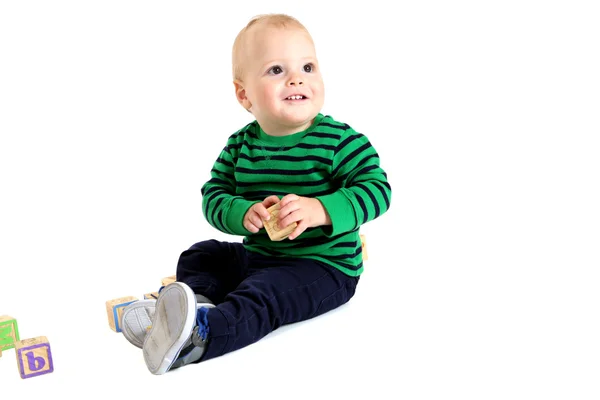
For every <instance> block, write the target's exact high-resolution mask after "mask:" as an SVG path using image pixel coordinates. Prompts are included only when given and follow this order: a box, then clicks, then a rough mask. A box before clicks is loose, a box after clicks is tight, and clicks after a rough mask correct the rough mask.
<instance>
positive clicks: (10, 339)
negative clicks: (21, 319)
mask: <svg viewBox="0 0 600 400" xmlns="http://www.w3.org/2000/svg"><path fill="white" fill-rule="evenodd" d="M17 341H19V326H18V325H17V320H16V319H14V318H13V317H9V316H8V315H3V316H1V317H0V352H1V351H2V350H8V349H12V348H13V347H15V343H16V342H17Z"/></svg>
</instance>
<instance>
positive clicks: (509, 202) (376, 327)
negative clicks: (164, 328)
mask: <svg viewBox="0 0 600 400" xmlns="http://www.w3.org/2000/svg"><path fill="white" fill-rule="evenodd" d="M593 3H594V2H592V1H589V2H583V1H562V2H561V1H537V2H535V1H502V2H500V1H498V2H489V1H488V2H476V1H470V2H469V1H457V2H443V1H419V2H402V3H397V4H394V5H393V7H394V9H392V4H393V3H391V2H390V3H388V4H387V5H383V2H378V1H364V2H359V3H357V4H351V3H350V2H343V3H340V4H339V5H333V2H325V1H306V0H303V1H298V2H273V1H247V2H240V4H239V5H233V4H227V3H225V2H223V3H218V2H200V1H195V2H194V1H187V2H186V1H169V2H166V1H164V2H158V1H123V0H120V1H97V2H91V1H70V2H68V1H38V2H33V1H2V2H0V134H1V140H0V174H1V175H0V191H1V196H0V235H1V238H0V239H1V240H0V281H1V287H0V315H1V314H8V315H11V316H13V317H16V318H17V320H18V323H19V327H20V332H21V338H29V337H34V336H38V335H45V336H47V337H48V339H49V340H50V344H51V346H52V351H53V354H54V361H55V372H54V373H52V374H49V375H44V376H40V377H36V378H32V379H27V380H21V379H20V377H19V375H18V372H17V368H16V362H15V357H14V350H9V351H5V352H4V355H3V357H2V358H0V388H1V391H2V393H3V396H4V395H6V394H12V395H13V396H15V395H16V396H20V397H23V398H46V397H47V396H48V395H50V394H52V393H54V394H53V395H52V396H53V397H54V396H57V395H58V396H60V397H61V398H68V399H71V398H78V399H79V398H102V399H106V398H109V397H110V398H118V399H131V398H142V397H143V398H164V396H169V398H173V397H178V398H199V399H200V398H202V399H205V398H206V399H211V398H219V399H221V398H223V399H229V398H231V399H233V398H244V399H258V398H261V399H296V398H298V399H306V398H311V399H343V398H370V399H446V398H452V399H455V398H456V399H461V400H464V399H549V398H553V399H554V398H556V399H598V397H599V396H600V387H599V385H598V376H599V374H600V344H599V343H600V322H599V321H600V315H599V314H600V313H599V305H600V301H599V300H600V295H599V293H600V291H599V289H598V288H599V284H600V282H599V280H598V277H597V276H596V272H597V270H598V268H599V267H600V257H599V250H598V249H599V247H600V246H599V245H600V230H599V226H600V225H599V223H600V214H599V204H600V193H599V184H600V176H599V173H598V171H600V162H599V161H598V159H599V150H600V148H599V146H598V135H599V134H600V129H599V128H600V123H599V119H600V118H599V111H600V95H599V93H600V73H599V72H598V71H600V58H599V54H600V50H599V49H600V40H599V38H600V24H598V21H599V20H600V14H599V13H598V11H597V10H596V9H593V7H592V4H593ZM285 4H289V5H285ZM266 12H285V13H290V14H292V15H294V16H296V17H297V18H299V19H300V20H301V21H302V22H303V23H304V24H305V25H306V26H307V28H308V29H309V30H310V31H311V33H312V35H313V37H314V39H315V41H316V44H317V52H318V55H319V58H320V62H321V64H322V69H323V72H324V78H325V83H326V102H325V107H324V109H323V112H324V113H325V114H329V115H332V116H333V117H334V118H336V119H338V120H341V121H344V122H347V123H348V124H350V125H351V126H353V127H354V128H355V129H356V130H358V131H360V132H363V133H365V134H367V136H368V137H369V138H370V139H371V141H372V143H373V145H374V146H375V148H376V149H377V151H378V152H379V154H380V156H381V159H382V166H383V167H384V169H386V171H387V172H388V175H389V180H390V183H391V185H392V188H393V200H392V207H391V210H390V211H389V212H388V213H387V214H385V215H384V216H383V217H381V218H380V219H378V220H376V221H373V222H370V223H368V224H367V225H365V226H364V229H363V230H362V233H364V234H366V235H367V241H368V250H369V255H370V259H369V261H367V263H366V271H365V273H364V275H363V278H362V280H361V282H360V284H359V288H358V292H357V294H356V296H355V298H354V299H353V300H352V301H351V302H350V303H349V304H348V305H347V306H345V307H342V308H341V309H339V310H337V311H335V312H333V313H331V314H328V315H326V316H323V317H320V318H317V319H315V320H312V321H309V322H306V323H302V324H297V325H296V326H292V327H287V328H283V329H281V330H280V331H278V332H276V333H274V334H272V335H270V336H269V337H267V338H266V339H264V340H263V341H261V342H259V343H257V344H255V345H253V346H250V347H247V348H245V349H242V350H240V351H237V352H235V353H232V354H229V355H226V356H224V357H221V358H218V359H214V360H212V361H210V362H207V363H204V364H198V365H194V366H190V367H186V368H182V369H180V370H176V371H172V372H169V373H167V374H166V375H163V376H154V375H152V374H150V373H149V372H148V370H147V369H146V366H145V364H144V361H143V357H142V353H141V351H140V350H139V349H137V348H135V347H132V346H131V345H130V344H129V343H128V342H127V341H126V340H125V339H124V338H123V337H122V335H120V334H116V333H114V332H113V331H111V330H110V329H109V327H108V322H107V316H106V312H105V301H106V300H109V299H113V298H117V297H121V296H127V295H135V296H138V297H141V296H142V294H143V293H146V292H150V291H155V290H157V289H158V286H159V285H160V279H161V278H163V277H165V276H168V275H172V274H174V271H175V265H176V262H177V259H178V257H179V254H180V253H181V252H182V251H183V250H185V249H187V248H188V247H189V246H190V245H192V244H193V243H195V242H197V241H200V240H204V239H208V238H218V239H224V240H232V241H237V240H240V238H237V237H231V236H226V235H223V234H220V233H219V232H217V231H216V230H214V229H212V228H211V227H210V226H209V225H208V223H207V222H206V221H205V220H204V219H203V216H202V213H201V195H200V188H201V186H202V184H203V183H204V182H205V181H206V180H207V179H208V178H209V171H210V168H211V166H212V164H213V162H214V160H215V159H216V157H217V155H218V153H219V151H220V150H221V148H222V147H223V145H224V143H225V141H226V139H227V137H228V136H229V135H230V134H231V133H233V132H234V131H236V130H237V129H239V128H241V127H242V126H243V125H245V124H246V123H247V122H249V121H250V118H251V116H250V115H249V114H247V113H246V112H245V111H244V110H243V109H242V108H241V106H239V105H238V104H237V102H236V101H235V98H234V93H233V85H232V83H231V76H230V71H231V66H230V54H231V44H232V43H233V40H234V38H235V36H236V35H237V33H238V32H239V30H240V29H241V28H242V27H243V26H244V25H245V24H246V23H247V22H248V20H249V19H250V18H251V17H252V16H254V15H256V14H260V13H266ZM42 396H43V397H42Z"/></svg>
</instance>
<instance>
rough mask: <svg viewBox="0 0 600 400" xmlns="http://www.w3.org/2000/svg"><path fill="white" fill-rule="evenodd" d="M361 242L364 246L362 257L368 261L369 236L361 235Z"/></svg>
mask: <svg viewBox="0 0 600 400" xmlns="http://www.w3.org/2000/svg"><path fill="white" fill-rule="evenodd" d="M360 242H361V246H362V259H363V261H366V260H368V259H369V255H368V254H367V237H366V236H365V235H360Z"/></svg>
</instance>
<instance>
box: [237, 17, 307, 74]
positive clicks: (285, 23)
mask: <svg viewBox="0 0 600 400" xmlns="http://www.w3.org/2000/svg"><path fill="white" fill-rule="evenodd" d="M260 24H263V25H266V26H271V27H275V28H284V29H285V28H297V29H302V30H303V31H305V32H306V33H307V34H308V35H309V36H310V34H309V32H308V29H306V27H305V26H304V25H302V23H300V21H298V20H297V19H296V18H294V17H291V16H289V15H286V14H261V15H257V16H255V17H254V18H252V19H251V20H250V22H248V24H247V25H246V26H245V27H244V28H242V30H241V31H240V32H239V33H238V35H237V36H236V38H235V41H234V42H233V51H232V57H231V59H232V63H231V64H232V73H233V79H234V80H236V79H239V80H241V79H242V75H243V73H244V68H243V62H242V60H243V59H244V57H243V55H242V49H243V46H244V38H245V37H246V35H247V34H248V32H249V31H250V29H251V28H252V27H254V26H258V25H260Z"/></svg>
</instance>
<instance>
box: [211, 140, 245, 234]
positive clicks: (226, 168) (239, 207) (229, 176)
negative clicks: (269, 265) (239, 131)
mask: <svg viewBox="0 0 600 400" xmlns="http://www.w3.org/2000/svg"><path fill="white" fill-rule="evenodd" d="M230 144H231V143H230V142H228V145H227V146H225V148H224V149H223V150H222V151H221V154H220V155H219V157H218V158H217V160H216V161H215V163H214V165H213V168H212V170H211V171H210V175H211V178H210V180H209V181H208V182H206V183H205V184H204V185H203V186H202V212H203V214H204V217H205V218H206V220H207V221H208V223H209V224H210V225H212V226H213V227H215V228H216V229H218V230H220V231H221V232H224V233H228V234H231V235H242V236H244V235H249V234H251V232H250V231H248V230H247V229H246V228H244V225H243V220H244V216H245V215H246V212H247V211H248V209H249V208H250V207H251V206H252V205H253V204H254V203H256V202H255V201H250V200H246V199H244V198H243V197H242V196H239V195H236V194H235V186H236V185H235V175H234V166H235V160H236V158H237V157H236V154H235V151H234V150H231V148H230V146H229V145H230Z"/></svg>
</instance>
